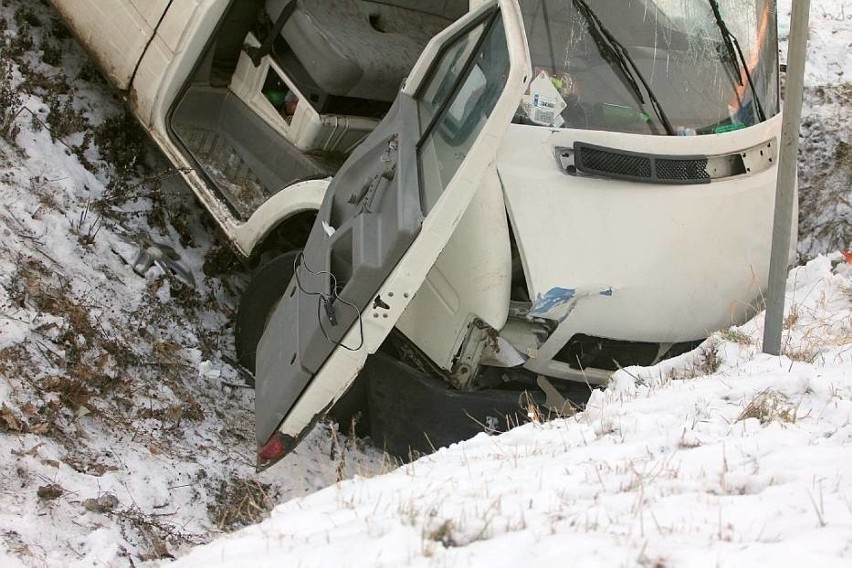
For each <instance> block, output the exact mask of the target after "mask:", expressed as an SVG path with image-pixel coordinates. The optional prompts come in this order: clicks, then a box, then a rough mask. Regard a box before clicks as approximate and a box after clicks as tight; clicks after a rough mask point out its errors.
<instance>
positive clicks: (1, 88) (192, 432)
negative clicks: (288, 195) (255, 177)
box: [0, 0, 380, 567]
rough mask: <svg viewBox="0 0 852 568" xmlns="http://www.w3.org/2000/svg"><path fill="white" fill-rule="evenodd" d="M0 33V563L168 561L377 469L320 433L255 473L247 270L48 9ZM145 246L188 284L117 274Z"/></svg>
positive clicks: (16, 18) (22, 16) (3, 10)
mask: <svg viewBox="0 0 852 568" xmlns="http://www.w3.org/2000/svg"><path fill="white" fill-rule="evenodd" d="M0 38H2V43H0V102H2V105H0V196H2V198H0V235H2V238H0V469H2V471H3V472H4V475H3V476H0V566H4V567H5V566H15V565H21V564H23V565H26V566H45V565H47V566H60V565H67V566H74V565H79V566H92V565H93V564H94V565H129V564H131V563H133V562H134V561H135V562H138V561H139V560H140V559H155V558H168V557H171V555H172V554H173V553H175V552H176V551H178V550H180V549H182V548H186V547H189V546H191V545H194V544H199V543H203V542H207V541H208V540H210V539H211V538H212V537H213V536H215V535H216V534H218V533H220V532H222V531H226V530H232V529H233V528H235V527H239V526H244V525H245V524H247V523H250V522H254V521H257V520H260V519H262V518H263V517H264V516H265V514H266V511H267V510H268V509H269V508H270V507H271V505H272V504H273V503H276V502H278V501H280V500H284V499H287V498H290V497H293V496H299V495H304V494H305V493H309V492H312V491H314V490H316V489H318V488H322V487H325V486H327V485H329V484H330V483H333V482H335V481H337V480H338V479H341V478H344V477H349V476H351V475H352V474H353V473H356V472H361V473H366V472H369V471H371V470H372V469H375V468H377V467H380V463H379V457H380V456H379V454H378V453H377V452H375V451H368V452H367V453H365V452H363V451H361V450H360V449H358V448H356V447H355V446H356V445H357V444H355V442H353V441H352V440H346V439H337V438H336V437H333V436H332V435H331V433H330V430H329V429H328V427H325V426H323V427H320V428H318V429H317V431H316V432H315V433H314V435H312V436H311V437H310V438H309V440H308V442H307V444H305V445H304V446H303V447H301V448H300V449H299V451H297V452H296V453H294V454H293V455H292V456H289V457H288V458H287V460H286V463H285V464H284V465H283V467H282V468H281V469H279V470H278V471H277V472H273V473H270V474H265V475H261V476H257V475H256V474H255V472H254V455H253V454H254V433H253V427H254V417H253V410H254V398H253V396H254V395H253V392H252V391H250V390H249V389H246V388H243V378H242V377H241V376H240V375H239V374H238V372H237V371H236V370H235V369H234V368H233V367H232V366H231V365H230V364H229V362H228V361H229V360H228V358H227V354H229V353H233V345H232V339H231V334H232V328H231V323H230V320H231V315H232V313H233V310H234V306H235V298H236V294H237V291H238V289H239V288H240V287H241V286H242V285H243V284H244V282H245V279H246V276H245V274H244V273H242V271H241V268H240V267H239V265H237V264H236V263H235V262H234V261H233V258H232V257H231V256H230V255H229V253H228V252H227V250H226V249H224V248H222V246H221V245H219V244H217V242H216V236H215V234H213V232H212V231H211V230H210V228H209V223H208V222H207V219H206V216H205V214H204V213H203V212H202V211H201V210H200V209H199V207H198V206H197V205H196V203H195V201H194V199H193V198H192V196H191V194H190V193H189V191H188V190H187V189H186V188H185V187H184V186H183V184H182V183H180V182H179V181H178V180H177V176H176V175H175V173H174V172H173V171H171V170H170V168H169V166H168V165H167V164H166V163H165V162H164V161H163V159H162V158H161V157H159V155H158V154H157V152H156V151H155V150H154V149H153V147H152V146H151V144H150V143H149V142H148V141H147V140H146V138H145V137H144V135H143V134H142V133H141V132H140V130H139V129H138V127H136V126H135V122H134V121H133V119H132V118H129V117H128V116H126V115H125V113H124V109H123V105H122V103H121V101H119V100H117V99H116V97H115V96H114V95H113V94H112V93H111V92H110V90H109V89H108V88H107V87H106V86H105V85H104V84H103V82H102V81H101V80H100V79H99V78H98V75H97V73H96V72H95V71H94V70H93V68H92V67H91V65H90V64H89V63H87V58H86V56H85V54H84V53H83V52H82V51H81V50H80V49H79V47H78V46H77V45H76V44H75V42H74V41H73V40H72V39H71V38H70V37H69V35H68V33H67V32H66V31H65V30H64V29H63V28H62V26H61V25H60V24H59V23H58V22H57V21H56V19H55V15H54V14H53V12H52V10H50V9H49V8H48V7H47V6H46V4H45V3H42V2H26V1H23V0H17V1H4V2H3V3H2V5H1V6H0ZM152 241H153V242H159V243H168V244H169V245H170V246H172V247H174V249H175V250H176V252H177V254H178V255H179V257H180V258H179V262H180V266H181V267H183V268H184V269H186V270H187V271H189V273H190V274H191V275H192V276H191V277H192V278H193V279H194V281H195V285H194V286H188V285H186V284H184V283H182V282H181V280H180V279H179V278H177V277H175V276H174V275H172V274H171V273H170V272H168V271H166V270H163V269H162V268H161V267H159V266H156V265H155V266H152V267H151V268H150V269H148V270H147V271H145V272H144V274H142V275H139V274H136V273H135V272H134V271H133V270H132V268H131V264H132V263H133V262H134V261H135V259H136V256H137V253H138V251H139V250H140V247H144V246H147V245H148V244H150V243H151V242H152ZM284 471H286V472H287V475H282V473H283V472H284Z"/></svg>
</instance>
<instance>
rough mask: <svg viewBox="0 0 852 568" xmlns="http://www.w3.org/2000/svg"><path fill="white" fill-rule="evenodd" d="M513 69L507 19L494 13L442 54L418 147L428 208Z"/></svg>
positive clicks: (421, 104)
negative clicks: (507, 37)
mask: <svg viewBox="0 0 852 568" xmlns="http://www.w3.org/2000/svg"><path fill="white" fill-rule="evenodd" d="M508 74H509V52H508V49H507V46H506V31H505V28H504V27H503V19H502V18H501V17H500V16H499V13H498V14H496V16H492V17H491V19H490V20H489V21H486V22H482V23H481V24H480V25H478V26H474V27H473V28H472V29H471V30H469V32H468V33H467V34H465V35H462V36H460V37H459V38H458V39H456V40H455V41H454V42H453V43H451V44H450V45H449V46H448V48H447V49H445V50H444V52H443V53H442V54H441V56H440V57H439V59H438V61H437V62H436V64H435V67H434V72H433V73H431V75H429V78H428V79H427V81H426V84H425V85H424V86H423V87H422V88H421V89H420V93H422V94H421V95H419V96H418V102H417V104H418V113H419V116H420V127H421V132H423V137H422V139H421V140H420V143H419V144H418V147H417V162H418V167H419V169H420V199H421V205H422V207H423V213H424V214H427V215H428V214H429V211H431V210H432V208H433V207H434V206H435V203H437V201H438V198H440V197H441V195H442V194H443V192H444V189H446V187H447V185H448V184H449V183H450V180H451V179H452V178H453V176H454V175H455V173H456V170H458V168H459V166H460V165H461V163H462V162H463V161H464V159H465V157H467V153H468V151H469V150H470V148H471V146H472V145H473V143H474V141H475V140H476V138H477V135H478V134H479V132H480V130H481V129H482V127H483V126H484V125H485V122H486V120H487V119H488V117H489V116H490V115H491V111H492V110H494V105H496V104H497V100H498V99H499V98H500V95H501V94H502V92H503V88H504V87H505V85H506V79H507V77H508Z"/></svg>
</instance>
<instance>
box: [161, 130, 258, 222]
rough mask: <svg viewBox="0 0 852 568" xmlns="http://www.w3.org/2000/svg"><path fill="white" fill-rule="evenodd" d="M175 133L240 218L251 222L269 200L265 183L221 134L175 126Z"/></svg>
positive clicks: (213, 131)
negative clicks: (253, 214)
mask: <svg viewBox="0 0 852 568" xmlns="http://www.w3.org/2000/svg"><path fill="white" fill-rule="evenodd" d="M173 126H174V130H175V133H176V134H177V135H178V137H179V138H180V139H181V141H182V142H183V143H184V145H185V146H186V148H187V150H189V151H190V153H192V156H193V157H194V158H195V159H196V161H198V163H199V165H200V166H201V167H202V168H203V169H204V171H205V172H206V173H207V175H208V176H209V177H210V178H211V181H213V182H214V183H215V184H216V187H217V188H218V189H219V191H220V192H221V193H222V196H223V197H224V198H225V199H226V200H227V201H228V203H229V204H230V205H231V207H233V208H234V209H235V210H236V212H237V214H238V215H239V217H241V218H242V219H248V218H249V217H250V216H251V214H252V213H253V212H254V211H255V210H256V209H257V208H258V207H259V206H260V205H261V204H262V203H263V202H264V201H266V200H267V198H268V197H269V193H268V192H267V191H266V190H265V188H264V186H263V183H262V182H261V180H260V178H259V177H258V176H257V174H255V172H254V171H253V170H252V169H251V168H250V167H249V165H248V164H247V163H246V162H245V161H244V160H243V158H242V157H241V156H240V154H239V152H238V151H237V149H236V148H235V147H234V145H233V144H231V142H230V141H229V140H228V138H227V136H225V135H223V134H222V132H221V131H216V130H211V129H207V128H201V127H198V126H188V125H185V124H174V125H173Z"/></svg>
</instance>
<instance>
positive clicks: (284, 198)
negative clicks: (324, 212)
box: [226, 177, 331, 257]
mask: <svg viewBox="0 0 852 568" xmlns="http://www.w3.org/2000/svg"><path fill="white" fill-rule="evenodd" d="M330 183H331V178H330V177H328V178H324V179H311V180H305V181H300V182H297V183H294V184H292V185H289V186H287V187H285V188H284V189H282V190H280V191H279V192H278V193H276V194H275V195H273V196H272V197H270V198H269V199H267V200H266V202H265V203H264V204H263V205H261V206H260V207H258V208H257V210H256V211H255V212H254V213H253V214H252V216H251V217H249V220H248V221H246V222H245V223H243V224H241V225H236V226H235V227H234V228H233V229H232V231H227V230H226V232H230V233H231V234H229V235H228V237H229V238H231V239H232V240H233V242H234V243H235V244H236V245H237V247H238V248H239V250H240V252H242V253H243V254H244V255H245V256H247V257H248V256H250V255H251V254H252V252H253V251H254V249H255V247H257V245H258V244H260V243H262V242H263V241H264V240H265V239H266V237H267V236H269V235H270V234H271V233H272V231H273V230H275V228H276V227H278V226H279V225H280V224H281V223H282V222H284V221H285V220H286V219H288V218H290V217H292V216H293V215H295V214H297V213H302V212H305V211H318V210H319V208H320V205H321V204H322V200H323V196H324V195H325V191H326V189H327V188H328V185H329V184H330Z"/></svg>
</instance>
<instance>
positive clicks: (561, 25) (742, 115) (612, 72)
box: [515, 0, 779, 135]
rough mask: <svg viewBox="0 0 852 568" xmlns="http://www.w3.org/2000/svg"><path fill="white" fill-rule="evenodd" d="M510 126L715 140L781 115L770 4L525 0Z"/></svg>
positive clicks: (758, 0) (770, 0) (748, 0)
mask: <svg viewBox="0 0 852 568" xmlns="http://www.w3.org/2000/svg"><path fill="white" fill-rule="evenodd" d="M522 10H523V15H524V26H525V28H526V32H527V38H528V41H529V47H530V56H531V58H532V64H533V80H532V82H531V83H530V89H529V91H528V92H527V94H526V95H525V97H524V99H523V101H522V103H521V106H520V107H519V109H518V112H517V114H516V117H515V122H519V123H524V124H532V125H538V126H545V127H550V128H580V129H591V130H610V131H618V132H634V133H639V134H660V135H674V134H678V135H696V134H716V133H722V132H727V131H730V130H736V129H739V128H744V127H747V126H751V125H753V124H757V123H759V122H762V121H763V120H766V119H767V118H770V117H772V116H774V115H775V114H777V113H778V110H779V102H778V60H777V57H778V49H777V31H776V23H775V21H776V20H775V10H776V8H775V0H529V1H528V2H523V3H522Z"/></svg>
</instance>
